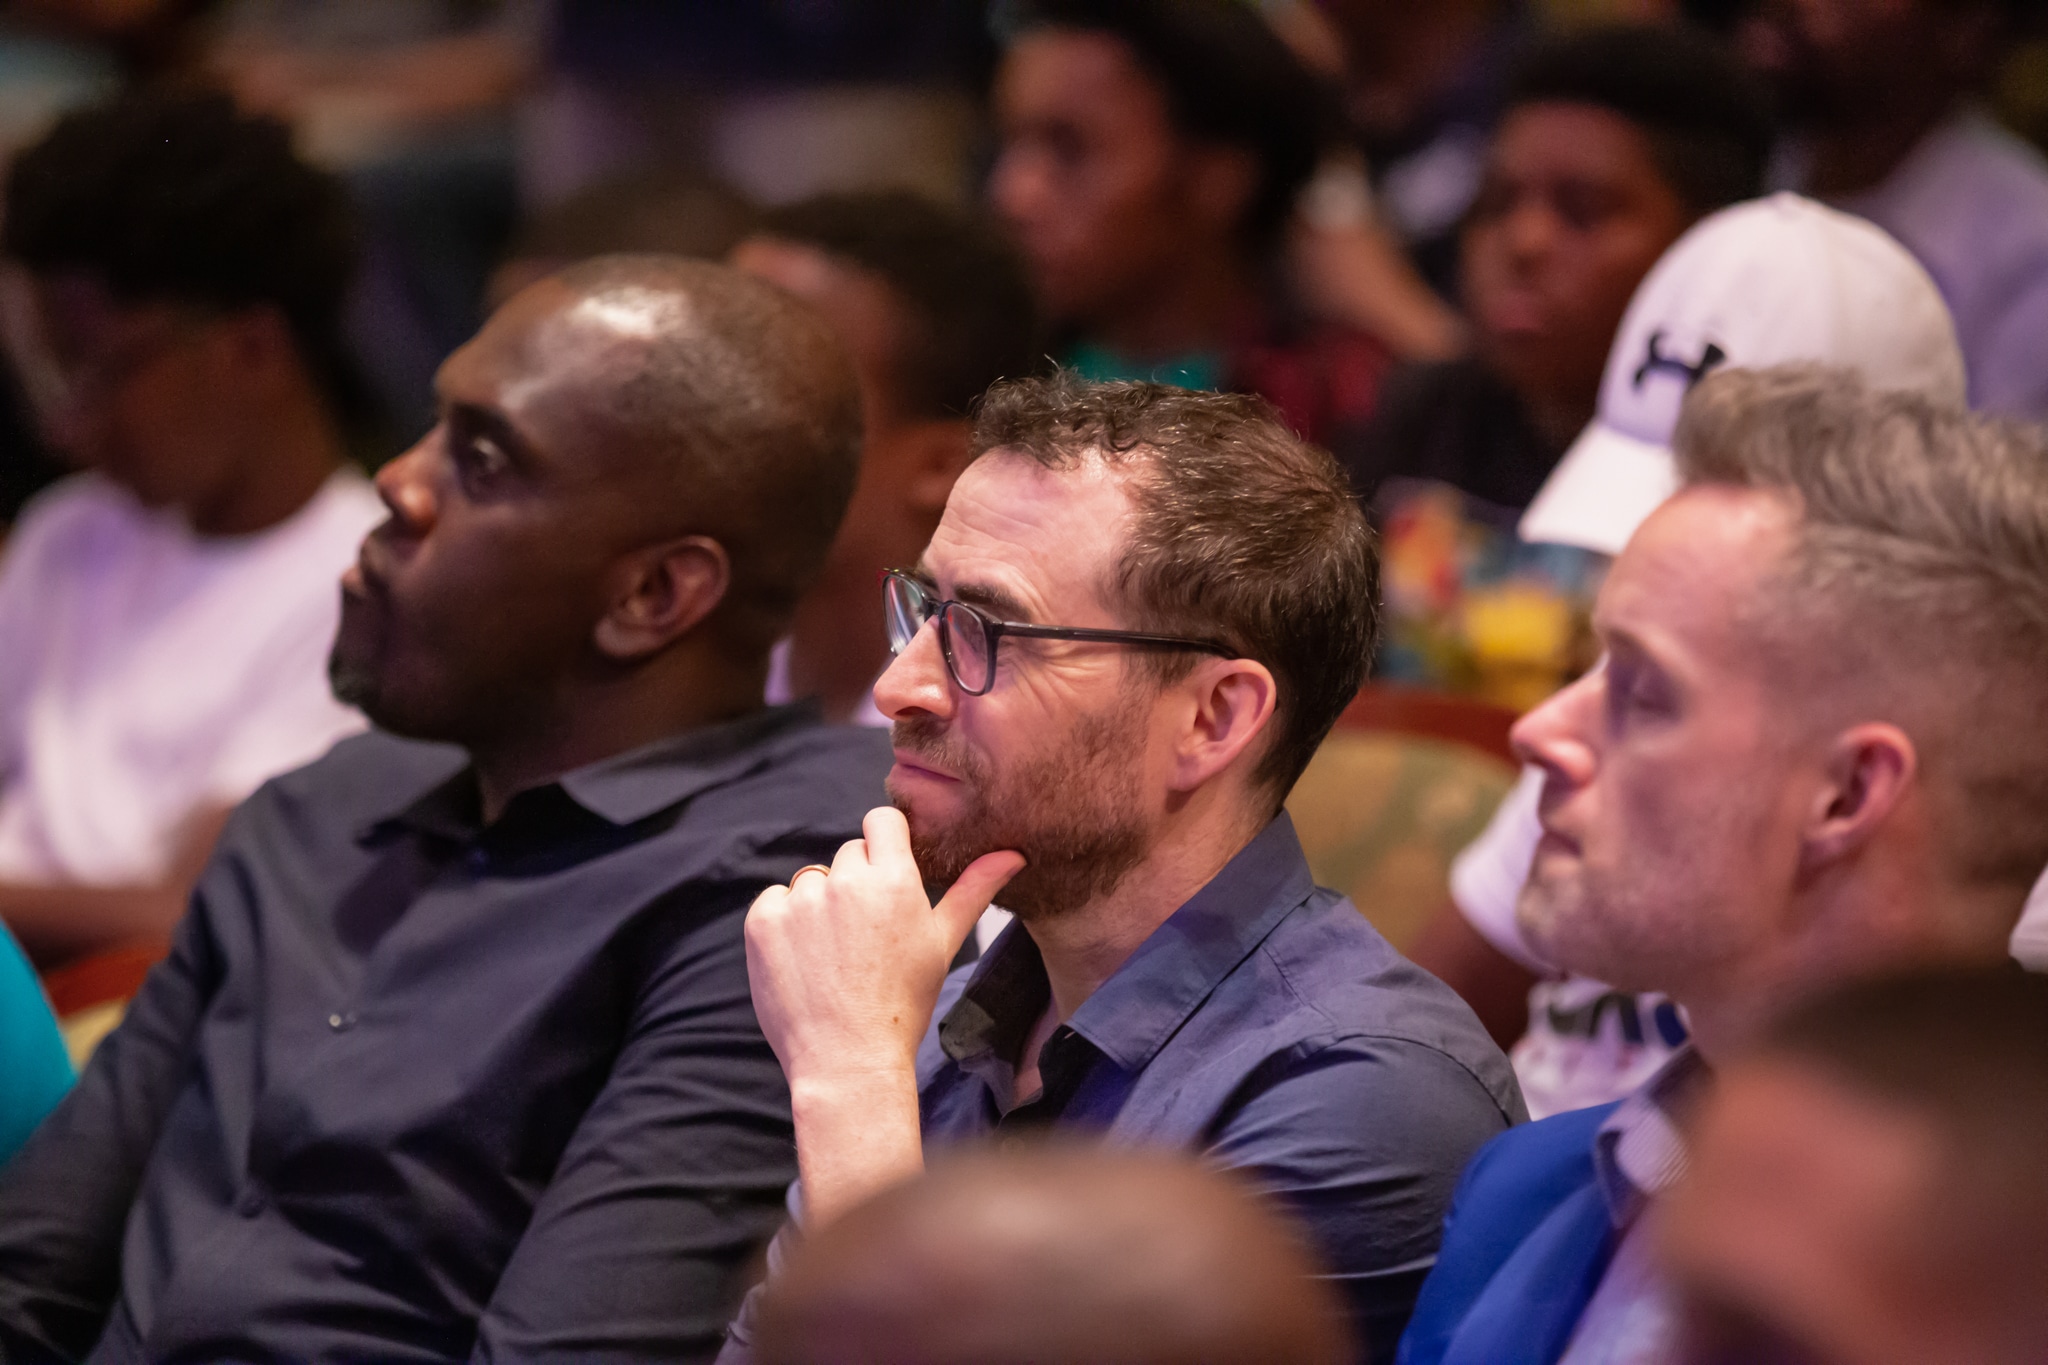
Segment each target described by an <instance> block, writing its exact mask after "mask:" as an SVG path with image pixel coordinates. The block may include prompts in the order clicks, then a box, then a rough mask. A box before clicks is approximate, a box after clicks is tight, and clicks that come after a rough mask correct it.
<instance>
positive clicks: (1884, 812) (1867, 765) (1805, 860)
mask: <svg viewBox="0 0 2048 1365" xmlns="http://www.w3.org/2000/svg"><path fill="white" fill-rule="evenodd" d="M1919 762H1920V759H1919V754H1918V753H1917V752H1916V751H1915V750H1914V747H1913V741H1912V739H1910V738H1909V737H1908V736H1907V734H1906V732H1905V731H1903V730H1901V729H1899V727H1898V726H1896V725H1882V724H1875V723H1873V724H1869V725H1858V726H1855V727H1854V728H1852V729H1849V730H1845V731H1843V732H1842V733H1841V734H1840V735H1838V736H1836V738H1835V741H1834V743H1833V744H1832V745H1830V746H1829V749H1828V754H1827V759H1826V762H1825V764H1824V766H1823V769H1822V777H1823V786H1822V789H1821V792H1820V794H1819V795H1818V796H1817V797H1816V798H1815V801H1814V805H1813V811H1812V813H1811V815H1810V817H1809V818H1808V820H1807V823H1806V828H1805V830H1804V831H1803V833H1802V837H1801V840H1800V851H1799V864H1800V871H1801V872H1802V873H1804V872H1810V871H1813V870H1814V869H1816V868H1819V867H1821V866H1823V865H1824V864H1827V863H1831V862H1834V861H1836V860H1838V859H1841V858H1844V857H1848V856H1850V855H1852V854H1854V853H1855V852H1857V851H1858V850H1859V849H1861V848H1863V847H1864V846H1865V845H1867V844H1868V843H1869V842H1870V841H1871V840H1872V839H1873V838H1875V837H1876V836H1877V834H1878V832H1879V831H1880V830H1881V829H1883V827H1884V824H1885V822H1886V821H1887V820H1888V819H1890V818H1891V815H1892V812H1893V811H1895V810H1897V809H1898V807H1899V805H1900V803H1901V802H1903V801H1904V800H1905V799H1906V797H1907V795H1908V794H1909V793H1910V791H1911V789H1912V786H1913V782H1914V778H1915V775H1916V773H1917V772H1918V770H1919Z"/></svg>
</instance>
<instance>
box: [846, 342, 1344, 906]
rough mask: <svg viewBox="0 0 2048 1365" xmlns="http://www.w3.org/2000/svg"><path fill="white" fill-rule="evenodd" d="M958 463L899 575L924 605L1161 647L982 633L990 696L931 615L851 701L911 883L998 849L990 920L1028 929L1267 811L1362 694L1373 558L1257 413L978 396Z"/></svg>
mask: <svg viewBox="0 0 2048 1365" xmlns="http://www.w3.org/2000/svg"><path fill="white" fill-rule="evenodd" d="M974 449H975V451H976V452H977V457H976V458H975V460H974V462H973V463H971V464H970V465H968V467H967V469H966V471H965V472H964V473H963V474H962V475H961V476H960V479H959V481H958V482H956V483H955V484H954V486H953V493H952V497H951V498H950V500H949V501H948V502H947V504H946V512H945V515H944V517H943V518H942V519H941V520H940V523H939V528H938V531H937V533H936V534H935V535H934V536H933V537H932V541H931V544H930V546H929V547H927V549H926V550H925V553H924V557H923V559H922V561H921V563H920V564H919V566H918V574H919V577H920V579H921V580H922V582H923V583H924V585H925V588H926V590H927V591H928V592H929V593H930V594H931V595H932V596H933V597H935V598H937V599H943V600H957V601H960V602H963V603H966V604H968V605H970V606H972V607H975V608H977V609H978V610H979V611H980V612H981V613H982V614H983V615H984V616H985V617H987V618H992V619H994V620H998V621H1010V622H1025V623H1029V624H1033V625H1038V626H1058V627H1079V628H1083V629H1089V630H1105V629H1106V630H1123V631H1140V632H1144V633H1147V634H1150V635H1154V636H1162V637H1168V638H1170V639H1173V640H1177V641H1181V642H1185V643H1184V644H1183V645H1181V646H1175V647H1160V648H1144V647H1116V646H1107V645H1104V644H1101V643H1096V642H1088V641H1073V640H1054V639H1038V638H1028V637H1026V638H1017V637H1011V636H1006V637H1004V638H1002V639H1001V640H1000V642H999V647H998V651H997V655H996V668H995V671H994V674H993V676H992V677H978V676H973V675H972V673H971V672H970V674H969V675H968V676H965V677H963V676H961V675H960V673H959V671H958V664H957V660H958V659H959V658H966V659H968V660H969V661H970V663H971V662H972V661H973V660H975V659H978V658H983V657H985V655H980V654H978V653H976V652H975V651H976V648H977V647H978V645H979V643H980V642H979V640H978V639H976V638H975V637H976V635H977V634H978V632H977V631H974V630H971V629H949V631H948V636H947V639H946V640H945V641H942V640H941V639H940V638H939V631H938V629H937V627H938V625H939V624H940V622H938V621H932V622H927V623H926V624H924V625H923V626H922V628H920V629H918V630H917V633H916V635H915V638H913V639H911V640H910V641H909V643H908V647H907V648H905V649H903V651H902V652H901V653H900V654H898V655H897V657H896V660H895V662H894V663H892V664H891V665H890V666H889V668H888V670H887V671H886V672H884V673H883V675H882V677H881V680H880V681H879V682H878V683H876V685H875V701H876V704H877V705H878V706H879V707H880V708H881V710H882V712H883V713H884V714H885V715H888V716H889V717H891V719H892V720H893V721H894V722H895V735H896V750H897V764H896V767H895V769H894V771H893V772H892V773H891V774H890V777H889V789H890V794H891V796H892V797H893V798H894V800H895V801H896V804H897V805H898V806H900V807H902V808H903V810H904V812H905V813H906V815H907V816H908V817H909V823H910V833H911V841H912V846H913V848H914V850H915V851H916V854H917V859H918V866H919V868H920V869H921V870H922V871H923V873H924V875H925V878H926V880H927V881H930V882H933V883H935V884H939V885H944V884H946V883H948V882H951V881H952V880H954V879H955V878H956V877H957V876H958V875H959V873H960V871H961V870H962V869H963V868H965V867H966V866H967V864H968V863H970V862H972V861H973V860H974V859H975V858H976V857H978V856H980V855H981V854H983V853H988V852H991V851H995V850H1000V849H1014V850H1016V851H1018V852H1021V853H1022V854H1023V855H1024V856H1025V858H1026V859H1027V860H1028V862H1027V864H1026V866H1025V868H1024V870H1023V871H1022V872H1020V873H1018V874H1017V876H1016V877H1015V878H1014V879H1013V880H1012V881H1011V882H1009V883H1008V884H1007V885H1006V886H1005V888H1004V893H1003V903H1004V905H1005V906H1007V907H1009V908H1011V909H1013V910H1015V911H1016V912H1017V913H1018V915H1019V916H1020V917H1023V918H1024V919H1025V920H1026V922H1027V923H1028V922H1030V921H1031V920H1032V919H1033V918H1034V917H1036V916H1046V915H1051V914H1054V913H1060V912H1073V911H1076V910H1079V909H1081V908H1082V907H1084V906H1086V905H1088V904H1090V903H1091V902H1092V901H1093V900H1095V899H1096V898H1098V897H1100V896H1103V895H1106V894H1107V893H1108V892H1110V891H1111V890H1112V889H1113V888H1114V887H1115V886H1116V885H1117V884H1118V882H1119V881H1120V880H1121V878H1122V877H1123V876H1124V875H1125V874H1126V873H1128V872H1129V871H1130V870H1131V869H1132V868H1134V867H1135V866H1137V865H1138V863H1140V862H1141V861H1143V860H1144V859H1145V858H1146V857H1147V856H1148V855H1150V854H1151V853H1153V852H1154V850H1156V849H1159V848H1161V847H1176V846H1178V845H1177V844H1172V843H1170V842H1169V841H1172V840H1176V839H1207V840H1209V841H1211V843H1212V844H1214V845H1218V846H1220V844H1221V843H1223V842H1227V841H1228V840H1229V839H1230V838H1233V837H1235V838H1238V839H1239V840H1240V843H1241V841H1242V840H1243V839H1248V838H1250V837H1251V835H1253V834H1255V833H1257V831H1258V830H1259V829H1261V828H1262V827H1263V826H1264V825H1265V824H1266V822H1267V821H1268V820H1270V819H1271V818H1272V817H1273V815H1274V814H1275V813H1276V812H1277V811H1278V810H1279V808H1280V805H1281V802H1282V801H1283V800H1285V798H1286V795H1287V792H1288V790H1289V789H1290V788H1292V786H1293V785H1294V781H1295V779H1296V778H1297V777H1299V776H1300V774H1301V770H1302V768H1303V767H1305V766H1306V765H1307V763H1308V760H1309V758H1310V756H1311V755H1312V754H1313V753H1314V752H1315V749H1316V746H1317V745H1318V744H1319V743H1320V742H1321V740H1322V738H1323V736H1324V735H1325V734H1327V733H1328V731H1329V728H1330V726H1331V725H1332V724H1333V723H1334V722H1335V720H1336V718H1337V715H1338V713H1339V712H1340V711H1342V710H1343V709H1344V707H1345V706H1346V705H1347V704H1348V703H1349V702H1350V700H1351V698H1352V697H1353V695H1354V694H1355V693H1356V692H1357V690H1358V685H1359V683H1360V681H1361V680H1362V679H1363V677H1364V674H1365V667H1366V663H1367V661H1368V660H1369V658H1370V657H1371V653H1372V646H1373V641H1374V636H1375V632H1376V630H1377V596H1378V594H1377V590H1376V589H1377V584H1376V579H1377V564H1376V560H1375V558H1374V553H1373V545H1372V536H1371V533H1370V531H1369V530H1368V529H1367V527H1366V524H1365V521H1364V518H1363V515H1362V514H1361V513H1360V512H1359V510H1358V504H1357V502H1356V500H1355V499H1354V498H1353V497H1352V496H1351V493H1350V490H1349V485H1348V484H1347V482H1346V480H1345V478H1344V474H1343V472H1342V470H1340V469H1339V468H1338V466H1337V464H1336V462H1335V461H1334V460H1333V459H1331V458H1330V456H1329V455H1328V454H1327V453H1325V452H1323V451H1321V450H1318V449H1316V448H1315V447H1313V446H1310V445H1307V444H1306V443H1304V442H1302V441H1301V440H1299V439H1297V438H1296V437H1295V436H1293V435H1292V434H1291V433H1290V432H1289V431H1288V430H1287V428H1286V427H1285V426H1284V425H1283V424H1282V423H1281V422H1280V420H1279V418H1278V416H1277V415H1276V414H1275V413H1274V412H1273V410H1272V409H1271V408H1270V407H1269V406H1267V405H1266V404H1265V403H1263V402H1262V401H1260V400H1258V399H1256V398H1251V397H1246V396H1243V395H1221V394H1197V393H1189V392H1186V391H1183V390H1179V389H1172V388H1166V387H1163V386H1159V385H1153V384H1101V385H1088V384H1081V383H1078V382H1076V381H1074V380H1072V379H1071V378H1068V377H1064V376H1063V377H1059V378H1055V379H1052V380H1031V381H1025V382H1022V383H1014V384H1003V385H998V386H997V387H996V388H994V389H992V390H990V392H989V394H988V395H987V397H986V398H985V399H984V400H983V403H982V406H981V408H980V411H979V415H978V418H977V421H976V425H975V432H974ZM942 646H945V647H949V648H950V649H951V651H952V653H953V655H954V656H956V663H955V664H954V665H953V666H951V667H949V664H948V662H947V660H946V658H945V657H944V655H945V649H944V648H942ZM983 683H986V685H985V686H981V684H983ZM971 688H979V694H978V695H977V694H974V693H972V692H970V690H969V689H971Z"/></svg>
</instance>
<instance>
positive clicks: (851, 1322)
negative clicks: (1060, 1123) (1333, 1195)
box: [757, 1147, 1352, 1365]
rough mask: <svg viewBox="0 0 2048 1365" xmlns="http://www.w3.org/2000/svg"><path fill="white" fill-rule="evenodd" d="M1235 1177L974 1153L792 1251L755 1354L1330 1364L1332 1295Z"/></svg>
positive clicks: (1052, 1151) (852, 1361) (1337, 1345)
mask: <svg viewBox="0 0 2048 1365" xmlns="http://www.w3.org/2000/svg"><path fill="white" fill-rule="evenodd" d="M1316 1274H1317V1270H1316V1267H1315V1266H1314V1264H1313V1263H1312V1262H1311V1260H1310V1258H1309V1255H1308V1253H1307V1252H1306V1251H1305V1250H1304V1249H1303V1248H1302V1245H1301V1243H1300V1242H1299V1240H1298V1239H1297V1238H1296V1237H1295V1235H1294V1233H1293V1231H1292V1230H1291V1229H1290V1228H1288V1227H1287V1226H1286V1225H1285V1224H1284V1223H1282V1222H1281V1220H1280V1218H1279V1217H1278V1215H1276V1214H1275V1213H1274V1212H1273V1211H1272V1210H1271V1209H1269V1208H1268V1207H1267V1206H1266V1205H1265V1204H1264V1203H1262V1202H1261V1201H1260V1200H1259V1198H1258V1197H1257V1196H1256V1195H1255V1194H1253V1193H1252V1191H1251V1190H1250V1188H1249V1187H1247V1186H1246V1185H1245V1184H1243V1183H1242V1182H1241V1181H1239V1180H1236V1179H1234V1178H1232V1177H1230V1176H1227V1175H1224V1174H1222V1173H1219V1172H1216V1171H1212V1170H1209V1169H1207V1168H1205V1167H1202V1166H1199V1165H1197V1164H1195V1163H1194V1162H1192V1161H1189V1160H1186V1159H1184V1158H1181V1157H1176V1156H1168V1155H1163V1154H1159V1155H1154V1154H1138V1153H1115V1152H1109V1151H1104V1150H1101V1149H1082V1148H1071V1149H1068V1148H1057V1147H1054V1148H1045V1149H1041V1150H1037V1151H1031V1152H1026V1153H1023V1154H1006V1155H997V1154H994V1153H980V1154H974V1155H969V1156H962V1157H958V1158H955V1159H952V1160H949V1161H947V1162H945V1163H944V1164H942V1165H938V1166H936V1167H934V1168H933V1169H932V1170H931V1171H930V1172H929V1173H928V1174H926V1175H924V1176H922V1177H920V1178H919V1179H917V1180H915V1181H913V1182H911V1183H909V1184H905V1185H900V1186H898V1187H896V1188H895V1189H892V1190H890V1191H888V1192H887V1193H885V1194H882V1195H880V1196H878V1197H877V1198H875V1199H873V1200H871V1201H870V1202H869V1203H867V1204H865V1205H863V1206H862V1207H860V1208H858V1209H856V1210H854V1211H853V1212H851V1213H848V1214H847V1215H845V1216H844V1217H843V1218H841V1219H839V1220H837V1221H836V1222H834V1223H832V1224H830V1225H829V1226H828V1227H826V1228H825V1229H824V1231H823V1232H821V1233H820V1234H819V1235H817V1236H816V1237H814V1238H811V1239H810V1240H809V1241H808V1242H806V1243H805V1244H804V1245H803V1246H802V1247H800V1248H799V1250H798V1251H797V1253H796V1255H795V1256H793V1257H792V1258H791V1260H790V1263H789V1266H788V1268H787V1271H786V1273H784V1274H783V1275H782V1276H781V1277H780V1278H778V1279H777V1280H775V1281H773V1282H772V1283H771V1285H770V1289H769V1292H768V1294H767V1296H766V1297H765V1299H764V1300H763V1303H762V1312H761V1326H760V1337H759V1349H758V1353H757V1354H758V1359H759V1360H760V1361H761V1362H762V1365H870V1363H872V1365H883V1362H887V1365H1027V1362H1028V1363H1029V1365H1069V1363H1071V1365H1082V1363H1083V1362H1087V1363H1088V1365H1197V1363H1198V1362H1199V1363H1200V1365H1252V1363H1253V1362H1259V1365H1326V1363H1327V1365H1337V1362H1340V1361H1345V1360H1349V1359H1351V1358H1352V1352H1351V1350H1350V1343H1349V1341H1348V1339H1347V1336H1346V1331H1345V1327H1344V1320H1343V1316H1342V1310H1341V1308H1340V1306H1339V1304H1338V1302H1337V1299H1336V1297H1335V1295H1334V1294H1333V1292H1332V1291H1331V1290H1330V1288H1329V1287H1328V1285H1327V1283H1326V1282H1325V1281H1323V1280H1320V1279H1318V1278H1315V1276H1316Z"/></svg>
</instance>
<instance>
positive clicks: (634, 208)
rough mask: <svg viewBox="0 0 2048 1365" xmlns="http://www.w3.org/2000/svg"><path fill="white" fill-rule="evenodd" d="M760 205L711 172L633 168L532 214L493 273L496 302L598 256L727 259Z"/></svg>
mask: <svg viewBox="0 0 2048 1365" xmlns="http://www.w3.org/2000/svg"><path fill="white" fill-rule="evenodd" d="M759 216H760V211H759V210H758V209H756V208H755V207H754V205H753V204H752V203H751V202H749V201H748V199H747V197H746V196H745V195H743V194H741V193H740V192H739V191H738V190H736V189H733V188H732V187H731V186H730V185H727V184H725V183H724V182H722V181H718V180H713V179H711V178H709V177H707V176H696V175H685V174H680V173H671V172H654V173H649V174H642V175H626V176H621V177H619V178H617V179H615V180H605V181H601V182H599V183H597V184H595V185H591V186H588V187H587V188H585V189H581V190H578V191H577V192H576V193H575V194H572V195H570V196H569V197H568V198H567V199H564V200H562V201H560V202H559V203H555V204H550V205H548V206H547V207H546V208H543V209H540V210H539V211H537V212H536V213H534V214H533V215H532V216H531V217H529V218H528V219H527V220H526V222H525V223H524V224H523V225H522V226H521V227H520V229H519V230H518V232H517V233H516V234H514V236H513V238H512V245H511V247H510V248H509V249H507V251H506V253H505V259H504V260H503V261H501V262H500V263H499V264H498V268H497V269H496V270H495V271H494V272H493V273H492V275H491V284H490V292H489V297H490V304H491V307H493V308H498V307H501V306H502V305H503V304H504V303H505V301H506V300H507V299H510V298H511V297H512V296H513V295H514V294H516V293H518V292H519V291H520V290H522V289H524V288H526V286H528V285H529V284H533V283H534V282H536V281H538V280H542V279H545V278H547V277H548V276H549V275H552V274H554V273H555V272H556V271H558V270H564V269H567V268H568V267H569V266H572V265H574V264H576V262H578V261H587V260H589V259H590V258H591V257H592V256H611V255H617V254H620V253H636V254H637V253H645V252H651V253H653V254H656V255H661V256H686V257H689V258H690V259H692V260H705V261H717V260H723V259H724V258H725V255H726V253H727V252H729V251H731V250H732V249H733V247H735V246H737V245H738V244H739V241H740V239H741V238H742V237H745V236H746V235H747V234H748V233H749V232H751V231H752V230H753V227H754V222H755V220H756V219H757V218H758V217H759Z"/></svg>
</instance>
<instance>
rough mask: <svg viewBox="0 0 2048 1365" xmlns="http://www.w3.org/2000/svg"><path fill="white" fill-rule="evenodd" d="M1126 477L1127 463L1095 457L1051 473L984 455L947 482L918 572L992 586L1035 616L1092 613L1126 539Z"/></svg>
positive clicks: (1006, 456)
mask: <svg viewBox="0 0 2048 1365" xmlns="http://www.w3.org/2000/svg"><path fill="white" fill-rule="evenodd" d="M1129 480H1130V470H1129V468H1128V466H1125V465H1122V464H1112V463H1110V462H1108V461H1106V460H1103V459H1101V458H1100V457H1098V456H1093V455H1090V456H1086V457H1084V458H1082V459H1081V460H1080V461H1079V462H1077V463H1074V464H1070V465H1066V466H1064V467H1062V468H1058V469H1050V468H1047V467H1046V466H1045V465H1043V464H1041V463H1039V462H1038V461H1037V460H1036V459H1034V458H1032V457H1031V456H1030V455H1028V454H1024V453H1021V452H1018V451H1009V450H994V451H990V452H989V453H988V454H986V455H983V456H982V457H980V458H979V459H977V460H975V461H974V462H973V463H972V464H970V465H969V466H968V467H967V469H966V470H965V471H964V472H962V474H961V476H960V478H959V480H958V481H957V482H956V483H955V484H954V485H953V493H952V496H951V497H950V498H949V499H948V500H947V502H946V512H945V515H944V516H943V517H942V518H941V519H940V522H939V529H938V531H937V532H936V533H935V534H934V535H933V537H932V543H931V545H930V547H929V548H928V549H927V550H926V551H925V556H924V564H923V567H924V569H925V571H926V572H928V573H929V574H931V575H932V576H933V577H934V578H935V579H937V580H938V582H939V584H940V586H941V587H943V588H945V589H946V590H947V591H948V592H953V591H956V590H957V589H958V588H959V587H960V586H961V585H972V586H974V587H977V588H982V589H990V590H993V593H994V594H997V595H1001V596H1005V597H1008V598H1010V599H1012V600H1013V602H1014V603H1015V605H1017V606H1020V607H1022V608H1023V609H1025V610H1027V611H1028V612H1029V613H1031V614H1032V615H1034V616H1038V617H1041V618H1042V619H1048V620H1049V619H1050V618H1051V617H1053V616H1056V615H1060V614H1062V613H1065V614H1068V615H1071V614H1072V613H1073V612H1075V611H1080V610H1094V611H1096V612H1098V613H1099V612H1101V611H1102V609H1103V607H1104V603H1103V600H1102V588H1103V585H1104V584H1105V583H1106V582H1107V581H1108V577H1109V575H1110V573H1111V572H1112V571H1113V569H1114V567H1115V565H1116V562H1117V560H1118V559H1119V558H1120V557H1121V556H1122V554H1123V550H1124V547H1125V544H1126V543H1127V541H1128V538H1129V532H1130V520H1131V502H1130V493H1129ZM1064 624H1069V625H1085V624H1089V622H1087V621H1082V620H1079V619H1073V620H1067V621H1065V622H1064Z"/></svg>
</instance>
